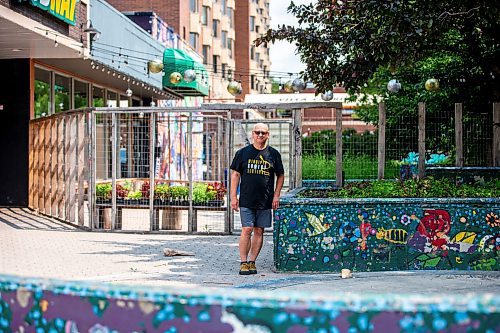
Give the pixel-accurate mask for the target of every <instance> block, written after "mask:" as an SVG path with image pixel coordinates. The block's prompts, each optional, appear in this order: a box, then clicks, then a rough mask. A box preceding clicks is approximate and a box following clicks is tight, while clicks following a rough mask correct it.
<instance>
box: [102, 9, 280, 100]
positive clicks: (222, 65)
mask: <svg viewBox="0 0 500 333" xmlns="http://www.w3.org/2000/svg"><path fill="white" fill-rule="evenodd" d="M109 3H110V4H112V5H113V6H114V7H115V8H117V9H118V10H119V11H122V12H125V13H127V15H128V14H130V13H131V12H154V13H155V14H156V15H157V16H158V17H160V18H161V19H162V20H163V21H165V22H166V23H167V24H168V25H169V26H170V27H172V28H173V29H174V30H175V32H176V33H177V34H178V35H179V36H180V37H181V38H182V39H184V40H186V41H187V42H188V43H189V45H190V46H191V47H192V48H193V49H194V50H196V51H197V52H198V53H199V54H200V55H202V58H203V63H204V65H205V66H206V68H207V71H208V72H209V77H210V78H209V86H210V92H209V95H208V96H207V97H205V101H206V102H224V101H235V100H236V101H243V100H244V96H245V95H246V94H249V93H265V92H270V90H271V83H270V78H269V71H270V60H269V49H268V48H267V47H265V46H263V45H261V46H259V47H255V46H254V45H253V41H254V40H255V39H256V38H257V37H258V36H259V35H260V34H262V33H263V32H264V31H266V30H267V29H268V28H269V25H270V22H269V20H270V18H269V1H264V0H248V1H247V0H245V1H243V0H239V1H236V0H189V1H187V0H110V1H109ZM166 74H168V73H166ZM232 80H237V81H241V85H242V90H243V91H242V94H241V95H238V96H233V95H231V94H229V93H228V91H227V85H228V83H229V82H230V81H232Z"/></svg>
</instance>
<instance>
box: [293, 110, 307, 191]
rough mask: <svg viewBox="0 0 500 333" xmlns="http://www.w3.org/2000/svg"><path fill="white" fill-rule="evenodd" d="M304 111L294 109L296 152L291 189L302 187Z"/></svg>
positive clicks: (294, 152) (294, 153)
mask: <svg viewBox="0 0 500 333" xmlns="http://www.w3.org/2000/svg"><path fill="white" fill-rule="evenodd" d="M303 110H304V109H293V110H292V114H293V125H292V128H293V129H292V130H293V138H294V139H295V140H294V141H295V142H294V145H293V146H294V150H292V151H293V158H292V163H293V164H292V166H293V169H294V171H293V172H294V175H293V179H290V189H292V188H297V187H302V114H303Z"/></svg>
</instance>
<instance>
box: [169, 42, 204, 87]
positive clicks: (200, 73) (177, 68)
mask: <svg viewBox="0 0 500 333" xmlns="http://www.w3.org/2000/svg"><path fill="white" fill-rule="evenodd" d="M163 66H164V68H163V71H164V75H163V86H164V87H166V88H168V89H170V90H173V91H175V92H177V93H179V94H181V95H184V96H208V72H207V69H206V68H205V66H203V65H202V64H201V63H199V62H198V61H196V60H194V59H193V58H192V57H191V56H190V55H189V54H187V53H186V52H185V51H183V50H179V49H172V48H167V49H165V51H163ZM187 69H194V70H195V72H196V80H195V81H193V82H189V83H188V82H185V81H184V80H182V81H181V82H179V83H178V84H172V83H171V82H170V74H171V73H172V72H179V73H180V74H181V75H184V71H185V70H187Z"/></svg>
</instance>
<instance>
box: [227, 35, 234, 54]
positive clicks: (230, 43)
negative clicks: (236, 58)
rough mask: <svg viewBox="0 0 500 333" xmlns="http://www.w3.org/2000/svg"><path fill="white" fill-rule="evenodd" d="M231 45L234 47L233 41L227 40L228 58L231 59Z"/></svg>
mask: <svg viewBox="0 0 500 333" xmlns="http://www.w3.org/2000/svg"><path fill="white" fill-rule="evenodd" d="M233 45H234V41H233V39H232V38H228V39H227V48H228V50H229V58H231V59H232V58H233Z"/></svg>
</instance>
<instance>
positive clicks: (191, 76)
mask: <svg viewBox="0 0 500 333" xmlns="http://www.w3.org/2000/svg"><path fill="white" fill-rule="evenodd" d="M194 80H196V72H195V71H194V69H186V70H185V71H184V81H186V82H187V83H190V82H193V81H194Z"/></svg>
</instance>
